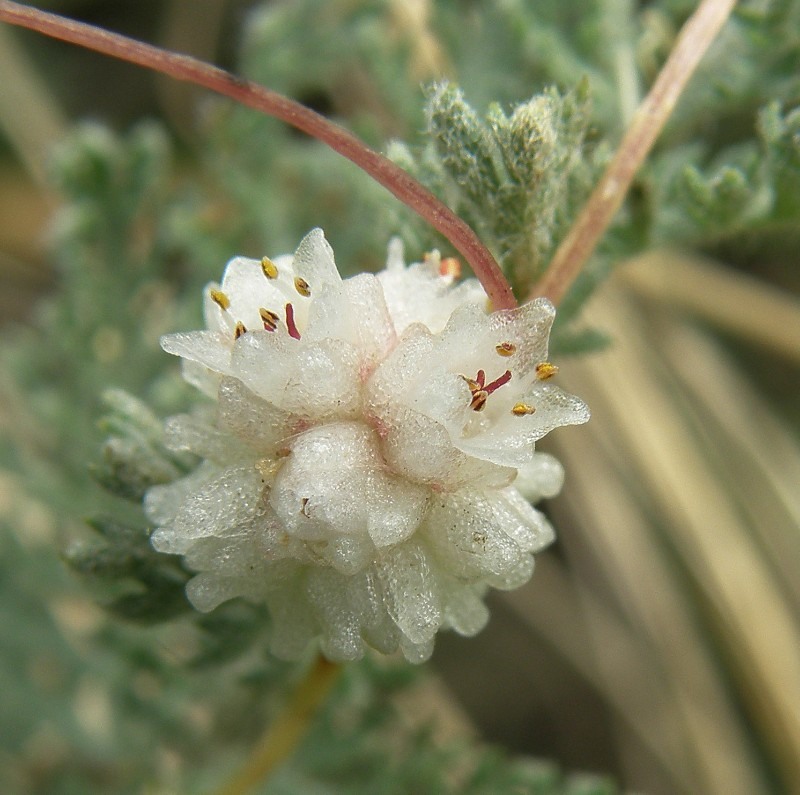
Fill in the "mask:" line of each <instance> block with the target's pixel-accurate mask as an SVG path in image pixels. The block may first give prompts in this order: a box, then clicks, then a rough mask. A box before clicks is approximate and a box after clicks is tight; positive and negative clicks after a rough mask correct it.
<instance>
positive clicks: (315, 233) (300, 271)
mask: <svg viewBox="0 0 800 795" xmlns="http://www.w3.org/2000/svg"><path fill="white" fill-rule="evenodd" d="M292 267H293V269H294V272H295V274H296V275H297V276H300V277H301V278H303V279H305V280H306V282H308V284H309V285H311V289H312V291H313V290H314V289H315V288H316V287H321V286H322V285H324V284H338V283H339V282H341V280H342V277H341V276H339V271H338V270H337V269H336V263H335V261H334V258H333V249H332V248H331V247H330V244H329V243H328V241H327V240H326V239H325V233H324V232H323V231H322V230H321V229H312V230H311V231H310V232H309V233H308V234H307V235H306V236H305V237H304V238H303V239H302V240H301V241H300V245H299V246H298V247H297V250H296V251H295V252H294V258H293V259H292Z"/></svg>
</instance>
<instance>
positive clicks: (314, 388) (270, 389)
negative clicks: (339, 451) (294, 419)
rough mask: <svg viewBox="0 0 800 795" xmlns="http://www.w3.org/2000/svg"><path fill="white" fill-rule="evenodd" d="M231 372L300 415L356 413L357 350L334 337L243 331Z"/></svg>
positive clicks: (358, 384) (358, 388) (358, 399)
mask: <svg viewBox="0 0 800 795" xmlns="http://www.w3.org/2000/svg"><path fill="white" fill-rule="evenodd" d="M230 372H231V374H232V375H233V376H235V377H236V378H238V379H239V380H240V381H241V382H242V383H243V384H245V386H247V387H248V388H249V389H250V390H251V391H253V392H254V393H255V394H256V395H257V396H259V397H261V398H263V399H264V400H266V401H268V402H269V403H272V404H273V405H274V406H277V407H278V408H281V409H283V410H284V411H287V412H290V413H291V414H295V415H298V416H300V417H308V418H314V419H321V418H323V417H331V416H333V417H348V416H356V415H357V413H358V412H359V409H360V406H361V382H360V379H359V375H358V374H359V361H358V354H357V351H356V350H355V349H354V348H353V347H352V346H351V345H348V344H347V343H345V342H341V341H338V340H322V341H320V342H317V343H309V344H304V343H303V342H301V341H300V340H295V339H292V338H291V337H288V336H284V335H278V334H271V333H270V332H268V331H261V332H256V333H253V334H244V335H243V336H241V337H240V338H239V339H238V340H237V341H236V345H235V347H234V351H233V357H232V360H231V367H230Z"/></svg>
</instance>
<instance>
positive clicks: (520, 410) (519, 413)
mask: <svg viewBox="0 0 800 795" xmlns="http://www.w3.org/2000/svg"><path fill="white" fill-rule="evenodd" d="M534 411H536V406H530V405H528V404H527V403H515V404H514V407H513V408H512V409H511V413H512V414H513V415H514V416H515V417H524V416H525V415H526V414H533V412H534Z"/></svg>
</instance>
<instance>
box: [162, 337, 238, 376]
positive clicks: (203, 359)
mask: <svg viewBox="0 0 800 795" xmlns="http://www.w3.org/2000/svg"><path fill="white" fill-rule="evenodd" d="M161 347H162V348H163V349H164V350H165V351H166V352H167V353H171V354H173V355H175V356H181V357H183V358H184V359H188V360H189V361H191V362H197V363H198V364H201V365H203V367H207V368H208V369H209V370H213V371H214V372H215V373H227V372H228V368H229V366H230V361H231V344H230V343H229V342H228V341H227V339H226V338H224V337H223V336H222V335H221V334H220V333H219V332H216V331H186V332H181V333H178V334H167V335H165V336H163V337H162V338H161Z"/></svg>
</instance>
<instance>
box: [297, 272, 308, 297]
mask: <svg viewBox="0 0 800 795" xmlns="http://www.w3.org/2000/svg"><path fill="white" fill-rule="evenodd" d="M294 289H295V290H297V292H298V293H300V295H302V296H303V298H308V297H309V296H310V295H311V288H310V287H309V286H308V282H307V281H306V280H305V279H304V278H303V277H302V276H295V277H294Z"/></svg>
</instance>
